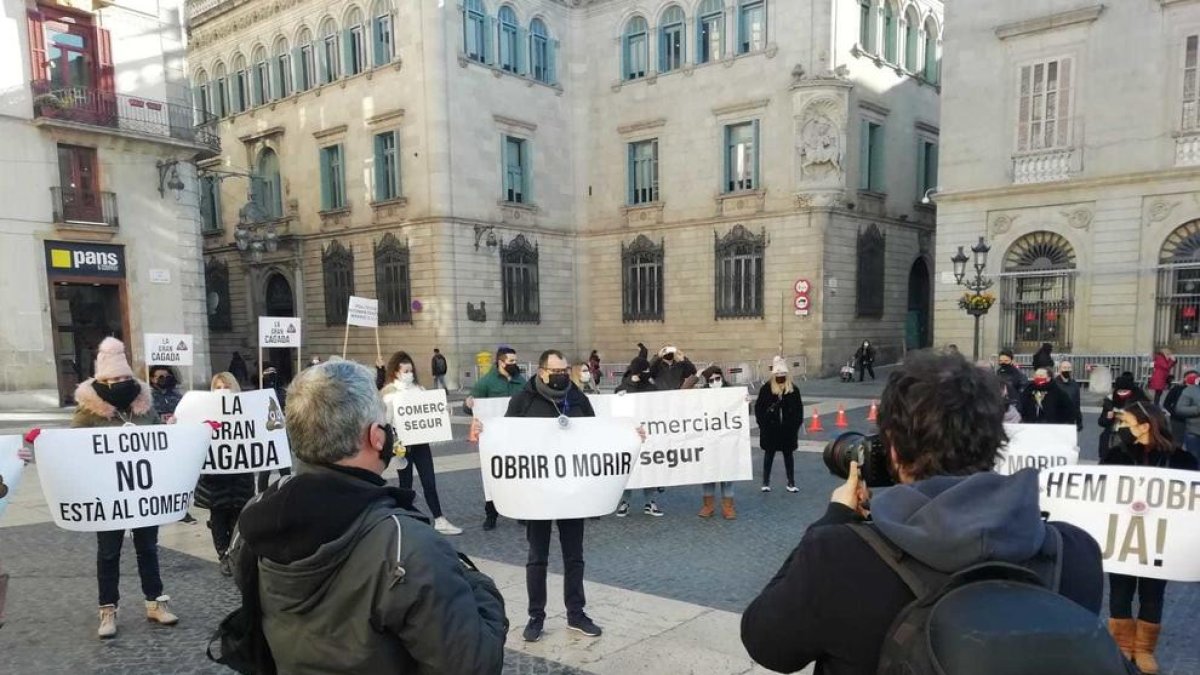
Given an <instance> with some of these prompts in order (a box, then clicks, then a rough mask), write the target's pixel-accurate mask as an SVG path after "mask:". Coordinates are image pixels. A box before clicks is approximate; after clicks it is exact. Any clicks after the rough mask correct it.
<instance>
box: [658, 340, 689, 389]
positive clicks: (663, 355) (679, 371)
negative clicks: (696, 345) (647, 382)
mask: <svg viewBox="0 0 1200 675" xmlns="http://www.w3.org/2000/svg"><path fill="white" fill-rule="evenodd" d="M695 374H696V366H695V365H693V364H692V362H691V361H690V360H689V359H688V357H687V356H684V354H683V352H681V351H679V349H678V348H677V347H675V346H674V345H667V346H665V347H663V348H662V349H660V350H658V356H656V357H655V358H654V360H653V361H651V362H650V377H651V379H653V380H654V384H655V385H656V386H657V387H658V389H659V391H674V390H676V389H682V388H683V384H684V382H686V381H687V379H688V378H689V377H692V376H694V375H695Z"/></svg>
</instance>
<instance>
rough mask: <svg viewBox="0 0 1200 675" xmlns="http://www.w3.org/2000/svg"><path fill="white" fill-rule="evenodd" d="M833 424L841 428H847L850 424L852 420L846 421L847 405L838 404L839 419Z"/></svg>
mask: <svg viewBox="0 0 1200 675" xmlns="http://www.w3.org/2000/svg"><path fill="white" fill-rule="evenodd" d="M833 426H835V427H837V428H839V429H845V428H846V427H848V426H850V422H848V421H846V406H844V405H842V404H841V403H839V404H838V412H837V419H835V420H834V422H833Z"/></svg>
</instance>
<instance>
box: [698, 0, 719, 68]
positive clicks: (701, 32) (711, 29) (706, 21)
mask: <svg viewBox="0 0 1200 675" xmlns="http://www.w3.org/2000/svg"><path fill="white" fill-rule="evenodd" d="M724 56H725V3H724V2H723V1H722V0H704V2H703V3H701V4H700V9H699V10H698V11H697V12H696V63H708V62H710V61H720V60H721V59H722V58H723V57H724Z"/></svg>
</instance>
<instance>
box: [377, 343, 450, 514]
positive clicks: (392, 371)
mask: <svg viewBox="0 0 1200 675" xmlns="http://www.w3.org/2000/svg"><path fill="white" fill-rule="evenodd" d="M387 381H388V384H387V385H386V386H384V388H383V390H382V391H380V392H379V395H380V396H382V397H383V402H384V405H386V406H387V409H388V414H389V415H392V414H393V411H394V410H395V408H396V402H397V400H398V399H399V398H400V397H401V396H403V395H404V394H405V393H406V392H413V391H424V389H425V388H424V387H422V386H421V384H420V383H419V382H418V381H417V367H416V365H415V364H414V362H413V360H412V357H411V356H409V355H408V352H402V351H401V352H396V353H395V354H392V358H391V359H389V360H388V364H387ZM391 425H392V427H393V428H396V427H398V426H399V421H398V420H396V419H395V418H394V417H393V418H392V419H391ZM404 459H406V460H408V461H407V462H405V463H404V466H402V467H401V468H400V470H399V471H398V472H397V475H398V477H399V485H400V487H401V488H403V489H405V490H411V489H412V485H413V470H414V468H415V469H416V472H417V473H418V474H420V476H421V491H422V492H423V493H424V494H425V506H426V507H428V508H429V515H431V516H433V529H435V530H437V531H438V532H440V533H442V534H446V535H456V534H462V529H460V528H458V527H455V525H454V523H451V522H450V521H449V520H447V519H446V516H445V515H443V514H442V500H441V498H440V497H439V496H438V489H437V474H436V473H435V472H434V469H433V452H432V451H431V450H430V449H429V444H428V443H419V444H417V445H409V446H405V452H404Z"/></svg>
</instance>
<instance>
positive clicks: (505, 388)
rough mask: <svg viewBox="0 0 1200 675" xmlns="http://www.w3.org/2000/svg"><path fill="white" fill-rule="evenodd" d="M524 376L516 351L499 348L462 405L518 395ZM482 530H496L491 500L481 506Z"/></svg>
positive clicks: (494, 510)
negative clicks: (492, 363)
mask: <svg viewBox="0 0 1200 675" xmlns="http://www.w3.org/2000/svg"><path fill="white" fill-rule="evenodd" d="M525 384H526V382H525V376H524V375H522V374H521V366H519V365H518V364H517V350H515V349H513V348H512V347H507V346H506V347H501V348H500V349H498V350H496V365H495V366H494V367H493V368H492V369H491V370H489V371H488V372H487V374H485V375H484V376H483V377H481V378H479V380H478V381H477V382H475V386H474V387H471V395H470V396H468V397H467V400H466V402H465V404H464V405H466V407H467V409H468V410H470V409H472V408H474V407H475V399H477V398H504V397H506V396H507V397H512V396H516V395H517V394H519V393H520V392H521V391H522V390H524V389H525ZM483 513H484V518H483V529H484V530H494V529H496V519H497V517H498V516H499V514H497V513H496V505H495V504H493V503H492V501H491V500H488V501H486V502H484V504H483Z"/></svg>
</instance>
